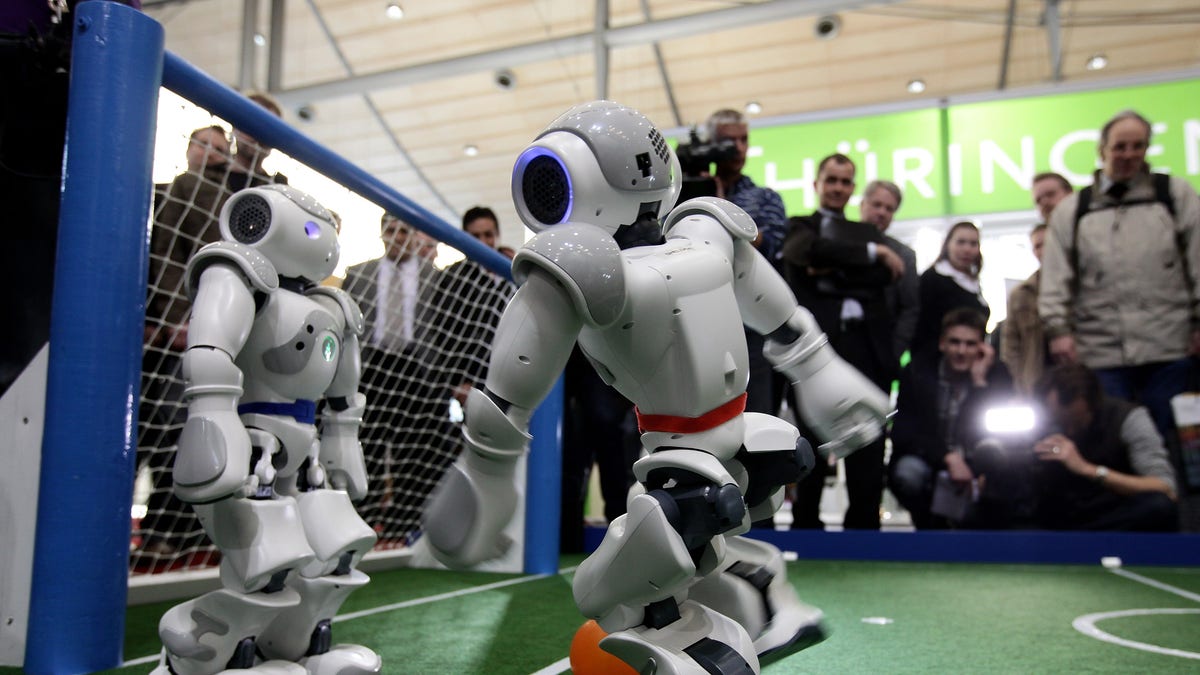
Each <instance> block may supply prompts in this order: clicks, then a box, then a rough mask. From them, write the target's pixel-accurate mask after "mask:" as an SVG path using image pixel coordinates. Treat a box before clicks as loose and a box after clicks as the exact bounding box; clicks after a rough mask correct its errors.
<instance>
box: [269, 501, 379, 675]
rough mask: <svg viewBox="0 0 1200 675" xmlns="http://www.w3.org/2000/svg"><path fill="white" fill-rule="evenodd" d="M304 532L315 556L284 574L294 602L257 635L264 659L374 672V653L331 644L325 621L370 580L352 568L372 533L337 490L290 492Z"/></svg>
mask: <svg viewBox="0 0 1200 675" xmlns="http://www.w3.org/2000/svg"><path fill="white" fill-rule="evenodd" d="M296 502H297V504H298V507H299V512H300V516H301V519H302V521H303V524H304V531H305V535H306V537H307V539H308V543H309V545H310V546H311V547H312V549H313V551H315V552H316V558H315V559H314V560H313V561H312V562H310V563H309V564H308V565H306V566H304V567H302V568H300V569H299V570H297V571H295V572H293V573H292V574H291V576H289V577H288V580H287V587H288V588H289V589H292V590H294V591H296V592H297V593H298V594H299V596H300V601H299V602H298V603H297V604H296V605H295V606H293V607H289V608H287V609H286V610H284V611H282V612H280V613H279V614H278V616H277V617H276V618H275V620H274V621H272V622H271V624H270V626H268V627H267V628H266V629H265V630H264V631H263V632H262V634H261V635H260V636H259V638H258V647H259V649H260V650H261V651H262V653H263V655H264V656H265V657H267V658H274V659H284V660H288V661H296V662H299V663H300V664H302V665H303V666H304V667H305V669H306V671H307V672H308V673H313V674H324V673H342V674H345V675H355V674H360V673H378V672H380V669H381V667H382V665H381V662H380V659H379V656H378V655H377V654H375V652H373V651H371V650H370V649H367V648H366V647H360V646H358V645H334V644H333V632H332V628H331V623H332V620H333V617H334V616H335V615H336V614H337V611H338V608H340V607H341V606H342V603H343V602H344V601H345V600H346V598H347V597H348V596H349V595H350V593H352V592H353V591H355V590H356V589H358V588H361V587H363V586H365V585H366V584H367V582H368V581H370V578H369V577H367V575H366V574H363V573H362V572H360V571H358V570H357V569H355V566H356V565H357V564H358V562H359V561H360V560H361V559H362V556H363V554H364V553H366V552H367V551H369V550H371V547H372V546H374V544H375V539H376V536H375V532H374V530H372V529H371V528H370V527H369V526H368V525H367V524H366V523H365V522H363V520H362V518H360V517H359V516H358V514H357V513H356V512H355V510H354V506H353V504H351V503H350V497H349V495H348V494H347V493H346V492H345V491H342V490H312V491H309V492H303V493H300V494H298V495H297V496H296Z"/></svg>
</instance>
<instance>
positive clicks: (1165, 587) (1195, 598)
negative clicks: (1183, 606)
mask: <svg viewBox="0 0 1200 675" xmlns="http://www.w3.org/2000/svg"><path fill="white" fill-rule="evenodd" d="M1109 571H1110V572H1112V573H1113V574H1116V575H1117V576H1122V577H1125V578H1126V579H1132V580H1134V581H1137V582H1139V583H1143V584H1146V585H1147V586H1153V587H1154V588H1157V589H1158V590H1160V591H1166V592H1168V593H1174V594H1175V595H1178V596H1179V597H1181V598H1187V599H1188V600H1191V601H1192V602H1200V595H1197V594H1195V593H1192V592H1191V591H1185V590H1183V589H1182V588H1177V587H1175V586H1172V585H1170V584H1164V583H1163V582H1161V581H1156V580H1154V579H1151V578H1150V577H1144V576H1142V575H1140V574H1138V573H1136V572H1130V571H1128V570H1123V569H1120V568H1113V569H1110V570H1109Z"/></svg>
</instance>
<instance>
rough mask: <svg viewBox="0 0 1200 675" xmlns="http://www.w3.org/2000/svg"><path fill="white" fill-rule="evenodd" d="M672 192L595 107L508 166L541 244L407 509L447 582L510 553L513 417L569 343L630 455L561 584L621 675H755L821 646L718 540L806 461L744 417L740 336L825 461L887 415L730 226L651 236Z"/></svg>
mask: <svg viewBox="0 0 1200 675" xmlns="http://www.w3.org/2000/svg"><path fill="white" fill-rule="evenodd" d="M679 173H680V171H679V164H678V160H677V159H676V157H675V155H674V153H673V152H672V151H671V150H670V148H669V147H668V146H667V144H666V143H665V141H664V140H663V137H662V136H661V135H660V134H659V132H658V130H657V129H655V127H654V126H653V125H652V124H651V123H650V121H649V120H648V119H646V118H645V117H644V116H642V115H641V114H640V113H638V112H637V111H634V110H631V109H629V108H626V107H623V106H620V105H618V104H615V103H612V102H609V101H597V102H594V103H590V104H586V105H582V106H577V107H575V108H572V109H571V110H569V111H567V112H566V113H564V114H563V115H562V116H561V117H559V118H558V119H557V120H555V121H554V122H552V123H551V124H550V126H549V127H547V129H546V130H545V131H544V132H543V133H542V134H541V135H540V136H539V137H538V138H537V139H536V140H535V141H534V142H533V143H532V144H531V145H530V146H529V147H528V148H527V149H526V150H525V151H524V152H523V153H522V154H521V155H520V157H519V158H518V160H517V163H516V167H515V169H514V174H513V180H512V191H513V195H514V200H515V203H516V206H517V211H518V213H519V214H520V215H521V218H522V220H523V221H524V222H525V224H526V225H528V226H529V227H530V228H532V229H533V230H535V231H536V232H538V233H539V234H538V235H537V236H535V237H534V238H533V239H532V240H530V241H529V242H528V243H527V244H526V245H525V246H524V247H523V248H522V249H521V250H520V251H519V252H518V253H517V255H516V258H515V259H514V260H513V275H514V277H515V278H516V279H517V281H518V283H520V284H521V286H520V289H519V290H518V291H517V293H516V295H515V296H514V297H513V299H512V301H511V302H510V304H509V305H508V308H507V309H506V310H505V312H504V316H503V318H502V319H501V321H500V325H499V327H498V329H497V331H496V338H495V341H494V343H493V345H492V357H491V364H490V366H489V370H488V377H487V381H486V383H485V388H484V389H483V390H479V389H476V390H473V391H472V392H471V394H470V397H469V399H468V404H467V411H466V426H465V430H464V437H465V445H466V451H465V452H464V454H463V456H462V457H461V458H460V459H459V461H458V462H457V463H456V464H455V465H454V466H453V467H451V469H450V470H449V471H448V472H447V474H446V476H445V477H444V478H443V481H442V483H441V485H440V486H439V488H438V489H437V491H435V493H434V495H433V496H432V497H431V499H430V502H429V504H428V505H427V507H426V511H425V523H424V525H425V531H426V538H427V539H428V541H429V545H430V548H431V550H432V551H433V553H434V555H435V556H436V557H437V558H438V559H439V560H441V561H442V562H443V563H445V564H447V565H449V566H453V567H463V566H470V565H473V564H476V563H478V562H480V561H483V560H486V559H489V558H492V557H494V556H496V555H498V554H499V553H500V552H501V551H502V550H503V549H504V547H505V546H506V545H507V544H508V542H507V541H506V540H505V539H504V537H503V535H502V534H501V531H502V529H503V528H504V526H505V524H506V523H507V522H508V521H509V519H510V518H511V516H512V513H513V507H514V499H515V497H514V486H513V479H514V467H515V463H516V460H517V459H518V457H519V456H520V455H521V454H522V452H524V448H525V446H526V443H527V441H528V440H529V436H528V434H527V433H526V429H527V424H528V420H529V417H530V415H531V413H532V411H533V409H534V407H535V406H536V405H537V404H538V403H539V402H540V401H541V400H542V399H543V398H544V397H545V396H546V395H547V393H548V392H549V390H550V388H551V386H552V385H553V384H554V382H555V380H556V378H557V377H558V376H559V373H560V372H561V371H562V369H563V366H564V364H565V363H566V362H567V357H568V355H569V354H570V353H571V348H572V346H573V345H574V344H575V343H576V341H578V343H579V345H580V347H581V348H582V350H583V352H584V353H585V354H586V355H587V357H588V359H589V360H590V361H591V363H592V364H593V366H594V367H595V368H596V370H597V371H598V372H599V374H600V375H601V377H603V379H604V380H605V382H607V383H609V384H610V385H612V386H613V387H615V388H616V389H617V390H618V391H619V392H621V394H623V395H624V396H626V397H627V398H629V399H630V400H631V401H633V403H634V404H635V405H636V406H637V414H638V422H639V426H640V428H641V431H642V436H641V441H642V444H643V446H644V448H645V450H646V451H647V455H646V456H645V457H643V458H642V459H641V460H639V461H638V462H637V463H636V464H635V465H634V473H635V475H636V477H637V480H638V481H639V483H640V486H641V488H642V489H640V490H635V491H633V492H632V493H631V494H632V496H631V497H630V499H629V502H628V513H627V514H626V515H624V516H622V517H620V518H618V519H616V520H615V521H614V522H613V523H611V524H610V526H609V528H608V531H607V533H606V535H605V537H604V540H603V542H602V543H601V544H600V547H599V549H598V550H597V551H596V552H595V553H594V554H593V555H592V556H591V557H589V558H588V559H587V560H586V561H584V563H583V564H582V565H581V566H580V568H579V570H578V571H577V572H576V574H575V581H574V595H575V601H576V603H577V604H578V605H579V608H580V610H581V611H582V612H583V613H584V614H585V615H586V616H588V617H591V618H593V619H595V620H597V622H598V623H599V625H600V627H601V628H602V629H603V630H604V631H605V632H607V633H608V636H607V637H605V638H604V639H603V641H602V642H601V643H600V644H601V647H602V648H603V649H604V650H606V651H608V652H609V653H611V654H614V655H616V656H617V657H618V658H620V659H621V660H623V661H625V662H626V663H628V664H629V665H630V666H632V668H633V669H634V670H635V671H637V672H641V673H723V674H727V673H749V672H758V670H759V658H758V657H759V655H762V654H767V653H773V654H774V655H776V656H778V655H780V654H787V653H791V651H794V650H795V649H799V648H802V647H804V646H807V645H808V644H811V642H812V641H813V640H815V639H820V637H821V633H820V631H821V628H820V621H821V613H820V611H819V610H817V609H815V608H812V607H809V606H807V605H804V604H803V603H801V602H800V600H799V599H798V598H797V596H796V593H795V590H794V589H793V588H792V587H791V586H790V584H788V582H787V579H786V571H785V568H784V564H783V561H782V557H781V555H780V553H779V551H778V550H777V549H775V548H774V547H772V546H770V545H767V544H763V543H760V542H756V541H751V540H749V539H744V538H741V537H737V536H735V535H738V534H741V533H744V532H746V531H747V530H748V529H749V527H750V523H751V521H752V520H754V519H759V518H763V517H767V516H770V515H771V514H773V513H774V511H775V510H776V509H777V508H778V506H779V505H780V503H781V501H782V499H783V496H782V492H783V486H784V485H785V484H787V483H790V482H793V481H795V480H798V479H799V478H801V477H802V476H803V475H805V474H806V473H807V472H808V471H809V470H811V468H812V466H813V462H814V459H815V458H814V454H813V452H812V449H811V446H810V445H809V444H808V442H807V441H805V440H804V439H802V438H801V437H800V434H799V432H798V431H797V430H796V428H795V427H793V426H792V425H790V424H788V423H786V422H784V421H782V420H780V419H777V418H775V417H772V416H770V415H763V414H757V413H747V412H745V411H744V409H745V397H746V384H747V381H748V369H747V351H746V340H745V336H744V333H743V330H742V324H743V323H745V325H747V326H750V327H751V328H753V329H755V330H756V331H758V332H760V333H762V334H763V335H765V336H767V347H766V349H765V353H766V355H767V357H768V358H769V359H770V361H771V362H772V363H773V364H774V366H775V367H776V369H778V370H779V371H781V372H782V373H784V374H785V375H787V376H788V377H789V378H790V380H791V381H792V382H794V383H795V386H796V387H797V388H798V389H799V390H800V393H801V396H800V401H801V402H802V407H803V410H802V411H801V414H802V415H803V417H804V419H805V420H806V421H807V422H808V423H809V424H810V425H811V426H812V427H813V429H814V430H816V432H817V433H818V434H819V435H820V436H821V440H823V441H824V444H823V445H822V446H821V447H822V450H823V451H824V452H826V453H833V454H836V455H839V456H843V455H845V454H848V453H849V452H852V451H853V450H855V449H857V448H859V447H861V446H863V445H865V444H866V443H868V442H869V441H871V440H873V439H875V438H877V437H878V436H879V434H880V433H882V427H883V423H884V420H885V416H886V413H887V408H888V399H887V397H886V396H885V395H884V394H883V392H881V391H879V390H878V389H877V388H876V387H875V386H874V385H872V384H871V383H870V382H869V381H868V380H867V379H866V378H865V377H863V376H862V375H861V374H860V373H859V372H858V371H856V370H854V369H853V368H852V367H850V366H849V365H848V364H846V363H845V362H844V361H843V360H842V359H841V358H839V357H838V356H837V355H836V354H835V353H834V351H833V349H832V348H831V347H829V345H828V342H827V340H826V338H825V336H824V334H823V333H822V332H821V331H820V330H819V329H818V327H817V325H816V322H815V321H814V320H813V317H812V315H811V314H810V313H809V312H808V311H807V310H805V309H804V308H802V307H800V306H798V305H797V303H796V300H795V297H794V296H793V295H792V293H791V291H790V289H789V288H788V287H787V284H786V283H785V282H784V281H783V279H782V278H780V276H779V275H778V273H776V272H775V270H774V269H773V268H772V266H771V265H770V263H769V262H768V261H767V260H766V259H765V258H763V257H762V256H761V254H759V253H758V251H757V250H756V249H755V248H754V245H753V241H754V239H755V236H756V234H757V228H756V227H755V224H754V222H753V220H752V219H751V218H750V217H749V216H748V215H747V214H746V213H745V212H744V211H742V210H741V209H739V208H738V207H736V206H734V205H733V204H731V203H729V202H726V201H724V200H719V199H713V198H700V199H695V200H691V201H688V202H686V203H684V204H681V205H680V206H679V207H678V208H676V209H674V210H673V211H671V212H670V214H669V215H667V211H668V210H669V209H670V208H671V205H672V204H673V203H674V201H675V198H676V196H677V195H678V190H679V182H678V176H679ZM663 216H666V218H665V220H663V221H661V224H660V220H659V219H660V218H662V217H663ZM664 235H665V239H664Z"/></svg>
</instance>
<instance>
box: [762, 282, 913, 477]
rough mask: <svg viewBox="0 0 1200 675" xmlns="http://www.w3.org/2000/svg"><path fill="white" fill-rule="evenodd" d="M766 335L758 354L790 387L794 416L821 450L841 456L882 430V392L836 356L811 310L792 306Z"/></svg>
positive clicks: (884, 397)
mask: <svg viewBox="0 0 1200 675" xmlns="http://www.w3.org/2000/svg"><path fill="white" fill-rule="evenodd" d="M766 338H767V342H766V345H765V346H764V347H763V354H764V355H765V356H766V357H767V360H768V361H770V362H771V364H772V365H773V366H775V370H778V371H779V372H781V373H783V374H784V375H786V376H787V377H788V379H789V380H791V382H792V384H793V386H795V388H796V398H797V399H798V404H799V407H800V415H801V417H803V418H804V421H805V423H807V424H808V425H809V426H810V427H812V429H813V431H814V432H816V434H817V436H818V437H819V439H820V440H821V441H822V444H821V445H820V446H819V447H818V449H819V450H820V451H821V452H823V453H825V454H826V455H828V454H833V455H836V456H837V457H845V456H846V455H849V454H850V453H852V452H854V451H855V450H857V449H859V448H861V447H863V446H864V445H867V444H868V443H871V442H872V441H874V440H875V439H877V438H879V436H880V435H881V434H883V425H884V423H885V422H886V421H887V416H888V414H889V411H890V408H891V406H890V403H889V401H888V397H887V395H886V394H884V393H883V392H882V391H880V390H879V388H878V387H876V386H875V385H874V384H873V383H871V381H870V380H868V379H867V378H866V377H865V376H863V374H862V373H860V372H858V370H856V369H855V368H854V367H852V366H851V365H850V364H848V363H846V362H845V361H843V360H842V358H841V357H840V356H838V355H837V352H835V351H834V350H833V347H831V346H829V340H828V338H826V337H825V334H824V333H823V332H821V329H820V327H819V326H817V322H816V319H814V318H813V315H812V313H810V312H809V311H808V310H807V309H805V308H803V307H800V306H799V305H797V306H796V307H795V309H794V310H793V312H792V315H791V316H790V317H788V320H787V322H786V323H784V324H783V325H782V326H780V327H779V328H777V329H776V330H774V331H772V332H770V333H768V334H767V335H766Z"/></svg>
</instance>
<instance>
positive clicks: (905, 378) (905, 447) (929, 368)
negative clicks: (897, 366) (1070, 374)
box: [891, 352, 1013, 471]
mask: <svg viewBox="0 0 1200 675" xmlns="http://www.w3.org/2000/svg"><path fill="white" fill-rule="evenodd" d="M941 360H942V359H941V354H940V353H937V352H935V353H934V354H932V355H931V354H919V355H914V356H913V360H912V361H911V362H910V363H909V364H908V365H907V366H905V368H904V370H903V371H901V372H900V393H899V397H898V399H897V401H896V417H895V419H894V420H893V422H892V431H891V438H892V460H891V461H892V462H895V461H896V459H898V458H900V457H903V456H904V455H916V456H918V457H921V458H923V459H925V460H926V462H927V463H928V464H929V466H930V467H931V468H933V469H934V470H935V471H936V470H938V469H942V468H945V461H944V458H945V456H946V454H947V453H949V452H950V448H949V447H948V446H947V444H946V440H945V438H944V437H943V435H942V434H941V433H940V430H941V429H942V424H941V423H940V420H939V419H938V413H939V406H938V394H939V392H938V365H939V364H940V363H941ZM987 381H988V386H986V387H971V389H970V391H969V392H968V393H967V396H966V398H965V399H964V400H963V402H962V405H961V407H960V408H959V413H958V420H957V423H956V425H955V431H954V437H955V438H956V440H957V443H958V445H960V446H961V447H963V448H970V447H972V446H974V445H975V444H976V443H977V442H978V441H979V440H980V439H981V438H982V435H983V432H982V424H983V411H985V410H987V409H988V408H989V407H991V406H993V405H1000V404H1002V403H1004V402H1005V401H1007V400H1009V399H1011V398H1012V395H1013V381H1012V375H1010V374H1009V372H1008V368H1007V367H1005V365H1004V364H1003V363H1001V362H1000V361H999V360H998V359H997V360H996V362H995V364H994V365H993V366H992V368H991V370H989V371H988V374H987ZM968 386H969V385H968Z"/></svg>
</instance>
